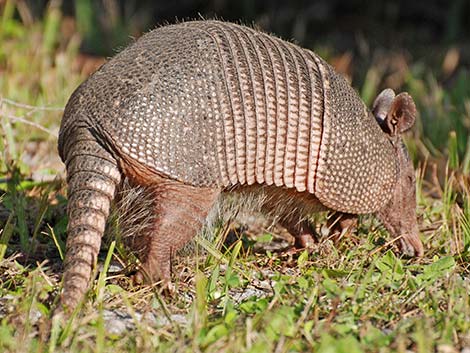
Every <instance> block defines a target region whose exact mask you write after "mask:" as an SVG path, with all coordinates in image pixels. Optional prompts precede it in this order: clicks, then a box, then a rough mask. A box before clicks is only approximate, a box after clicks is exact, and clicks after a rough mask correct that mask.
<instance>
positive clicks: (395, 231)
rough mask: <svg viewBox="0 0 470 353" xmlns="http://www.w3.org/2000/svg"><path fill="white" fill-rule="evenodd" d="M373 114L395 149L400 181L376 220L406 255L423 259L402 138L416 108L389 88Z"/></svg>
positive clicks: (411, 176)
mask: <svg viewBox="0 0 470 353" xmlns="http://www.w3.org/2000/svg"><path fill="white" fill-rule="evenodd" d="M372 112H373V114H374V115H375V118H376V119H377V121H378V123H379V125H380V127H381V128H382V130H383V131H384V133H386V134H387V135H388V137H389V139H390V142H391V143H392V145H393V146H394V149H395V153H396V160H397V164H398V180H397V183H396V185H395V188H394V190H393V193H392V197H391V199H390V201H389V202H388V204H387V205H386V206H385V207H384V208H382V209H381V210H379V211H378V212H377V217H378V218H379V219H380V221H381V222H382V223H383V225H384V226H385V228H387V230H388V231H389V232H390V234H391V236H392V237H393V238H398V239H399V240H398V241H399V243H398V244H399V248H400V250H401V251H402V252H403V253H404V254H406V255H408V256H422V255H423V252H424V250H423V244H422V243H421V240H420V238H419V234H418V225H417V221H416V180H415V172H414V168H413V164H412V162H411V160H410V157H409V155H408V152H407V150H406V147H405V145H404V143H403V140H402V137H401V135H402V134H403V133H404V132H405V131H407V130H409V129H410V128H411V127H412V126H413V124H414V121H415V117H416V106H415V104H414V102H413V99H412V98H411V97H410V96H409V95H408V94H407V93H400V94H399V95H398V96H395V93H394V92H393V90H391V89H386V90H384V91H382V93H380V94H379V96H378V97H377V98H376V100H375V102H374V105H373V108H372Z"/></svg>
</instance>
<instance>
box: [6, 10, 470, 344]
mask: <svg viewBox="0 0 470 353" xmlns="http://www.w3.org/2000/svg"><path fill="white" fill-rule="evenodd" d="M54 11H55V10H54V8H52V9H51V10H50V13H46V15H45V19H44V21H42V22H38V23H34V24H31V25H30V26H29V27H24V26H22V25H21V24H19V23H18V21H16V20H14V19H13V18H12V17H8V16H7V14H5V13H3V14H2V16H3V17H2V21H3V22H2V30H0V42H2V46H1V47H0V123H1V127H2V129H1V130H0V153H1V157H0V351H7V352H16V351H40V352H42V351H50V352H53V351H56V350H57V351H72V352H78V351H80V352H88V351H89V352H95V351H96V352H103V351H110V350H113V351H116V352H118V351H150V350H152V351H161V352H167V351H174V352H183V351H195V352H198V351H207V352H220V351H224V352H225V351H226V352H242V351H243V352H266V351H275V352H305V351H312V350H314V351H318V352H356V351H357V352H362V351H365V352H377V351H380V352H407V351H415V352H429V351H437V352H443V353H447V352H462V353H463V352H465V353H468V352H470V294H469V293H470V265H469V264H470V187H469V185H470V178H469V171H470V143H469V142H468V137H469V136H470V133H469V131H470V88H469V85H468V82H469V79H470V73H469V71H468V69H465V68H461V67H459V66H458V65H456V64H455V60H457V61H458V60H459V59H458V54H459V53H458V50H457V49H456V48H449V49H445V50H443V56H442V67H439V66H428V63H427V62H426V61H424V60H421V59H419V58H418V59H410V58H409V57H408V56H406V55H403V53H402V52H400V51H398V52H395V53H393V55H390V56H388V57H387V60H382V59H381V56H380V55H377V56H376V57H377V58H378V59H377V60H375V61H372V62H371V63H370V66H369V67H368V68H367V70H366V71H365V72H362V73H357V74H356V75H359V76H360V77H362V79H359V81H362V82H364V84H362V85H357V83H355V82H354V81H353V85H354V86H355V87H356V88H357V89H358V91H359V92H360V93H361V95H362V97H363V98H364V100H365V101H366V102H368V103H370V101H371V97H373V96H374V95H375V94H376V93H377V92H378V91H379V90H380V89H381V88H383V87H382V86H383V85H387V86H390V85H391V86H392V87H393V88H394V89H395V90H397V91H408V92H410V94H411V95H412V96H413V98H414V99H415V101H416V103H417V106H418V109H419V111H420V115H419V118H418V123H417V124H416V127H415V128H414V129H413V131H412V132H411V133H410V134H408V135H407V136H406V143H407V146H408V148H409V150H410V154H411V156H412V158H413V160H414V162H415V167H416V176H417V197H418V215H419V227H420V234H421V239H422V240H423V243H424V246H425V255H424V257H423V258H419V259H407V258H404V257H400V255H399V254H398V253H397V252H394V250H395V249H394V245H393V244H390V240H391V239H390V238H389V236H388V234H387V232H386V231H385V230H383V227H381V226H380V224H378V223H377V221H376V220H375V219H374V218H373V217H371V216H364V217H361V220H360V225H359V229H358V233H357V234H356V235H353V236H351V237H349V238H346V239H343V240H342V241H341V242H339V244H337V245H335V244H333V242H332V241H331V239H328V237H327V236H326V237H324V238H322V240H321V242H320V243H319V244H318V245H316V246H315V247H314V248H313V249H312V250H311V251H300V252H297V253H292V252H285V251H283V250H285V249H286V247H288V246H289V241H290V240H289V239H288V238H286V236H285V234H284V233H283V231H282V229H278V228H275V229H274V230H271V231H268V230H266V229H264V228H263V227H251V228H248V229H247V230H244V231H238V235H239V238H237V239H236V240H235V241H234V242H232V243H231V244H230V245H227V246H225V247H224V246H217V245H215V244H222V243H223V241H221V239H223V238H224V235H225V234H226V233H229V232H236V231H237V230H240V228H238V227H237V225H236V224H221V225H220V226H219V227H216V228H215V229H214V230H213V232H214V234H215V236H216V240H215V241H213V242H211V243H209V242H207V241H206V240H204V239H202V238H201V239H199V243H200V247H201V249H202V251H198V252H196V253H195V254H193V255H190V256H183V257H180V258H178V259H177V260H176V262H175V264H174V268H173V281H174V284H175V288H176V293H174V294H173V295H164V294H162V293H160V289H159V287H158V286H154V287H140V288H135V287H133V286H132V284H131V283H130V281H129V279H128V277H127V276H126V274H125V273H124V272H126V271H125V269H126V266H127V264H128V262H129V260H130V257H129V256H128V255H127V253H126V251H125V250H124V249H123V248H122V246H121V244H119V243H115V242H113V239H112V238H108V239H107V240H106V242H105V243H106V244H104V246H103V251H102V254H101V255H100V266H99V268H98V269H97V280H96V281H95V282H94V285H93V288H92V289H91V290H90V291H89V293H88V297H87V299H86V301H85V302H84V303H83V306H82V308H81V310H80V313H79V314H78V315H77V316H76V317H75V318H73V319H72V320H71V321H70V322H69V324H68V325H67V326H66V327H59V326H56V325H53V326H52V330H51V335H50V337H49V338H48V339H47V338H45V337H46V335H45V333H46V331H47V330H46V328H47V326H48V323H50V315H51V308H53V306H54V303H55V302H56V301H57V298H58V296H57V295H58V293H59V290H60V278H61V273H62V258H63V248H64V240H65V228H66V221H67V220H66V217H65V207H66V192H65V182H64V168H63V165H62V163H61V161H60V159H59V157H58V155H57V150H56V144H57V132H58V127H59V122H60V117H61V112H62V110H63V107H64V105H65V103H66V101H67V99H68V97H69V96H70V94H71V93H72V91H73V89H74V88H75V87H77V85H78V84H79V83H80V82H81V81H82V80H83V79H84V78H85V77H86V76H87V75H88V74H89V72H90V71H92V70H93V69H92V68H90V67H96V65H99V63H101V62H102V59H95V58H88V57H86V56H84V55H83V54H81V53H79V50H78V49H79V43H80V38H79V37H78V36H77V35H76V34H72V35H70V36H68V37H67V38H62V37H61V35H60V34H59V33H60V31H54V28H55V29H57V28H58V27H57V26H59V25H60V24H58V23H57V21H58V19H57V13H55V12H54ZM54 26H55V27H54ZM312 49H315V48H312ZM456 50H457V54H456ZM456 55H457V59H456ZM326 59H328V60H329V61H330V62H333V63H336V65H337V67H338V69H339V70H340V71H342V70H343V69H344V65H346V66H348V62H349V61H350V59H351V58H350V54H349V53H337V54H334V55H333V54H332V55H331V57H326ZM348 60H349V61H348ZM342 68H343V69H342ZM343 71H344V72H348V70H346V69H344V70H343ZM326 217H327V215H325V214H320V215H315V216H314V218H313V219H312V221H314V222H315V224H316V227H317V231H318V232H319V233H321V227H322V226H324V225H325V224H326V220H325V218H326Z"/></svg>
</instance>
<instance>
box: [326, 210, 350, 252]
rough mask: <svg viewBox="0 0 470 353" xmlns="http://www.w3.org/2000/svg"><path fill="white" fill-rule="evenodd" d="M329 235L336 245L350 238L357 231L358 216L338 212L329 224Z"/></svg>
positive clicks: (329, 220) (330, 219)
mask: <svg viewBox="0 0 470 353" xmlns="http://www.w3.org/2000/svg"><path fill="white" fill-rule="evenodd" d="M327 227H328V235H329V237H330V238H331V239H332V240H333V242H334V243H335V244H338V243H339V242H340V241H341V239H343V238H345V237H346V238H349V237H350V236H351V235H352V234H354V232H355V231H356V229H357V215H353V214H349V213H341V212H337V213H336V214H335V215H334V216H332V217H330V218H329V219H328V222H327Z"/></svg>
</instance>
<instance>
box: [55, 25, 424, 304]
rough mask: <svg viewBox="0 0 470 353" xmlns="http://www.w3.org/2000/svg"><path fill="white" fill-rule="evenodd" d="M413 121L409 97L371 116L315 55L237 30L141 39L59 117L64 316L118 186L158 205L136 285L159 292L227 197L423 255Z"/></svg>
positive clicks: (304, 230)
mask: <svg viewBox="0 0 470 353" xmlns="http://www.w3.org/2000/svg"><path fill="white" fill-rule="evenodd" d="M415 114H416V110H415V106H414V103H413V100H412V99H411V97H410V96H409V95H407V94H406V93H402V94H400V95H398V96H396V97H395V94H394V93H393V91H391V90H385V91H384V92H383V93H382V94H381V95H379V97H378V98H377V99H376V101H375V103H374V106H373V109H372V112H371V111H369V110H368V109H367V108H366V106H365V105H364V103H363V102H362V101H361V100H360V98H359V97H358V95H357V93H356V92H355V91H354V90H353V89H352V88H351V87H350V85H349V84H348V83H347V82H346V80H345V79H344V78H343V77H341V76H340V75H338V74H337V73H335V71H334V70H333V69H332V68H331V67H330V66H329V65H328V64H327V63H325V62H324V61H323V60H322V59H321V58H320V57H318V56H317V55H315V54H314V53H313V52H311V51H309V50H305V49H301V48H299V47H298V46H296V45H294V44H291V43H287V42H285V41H282V40H280V39H278V38H275V37H273V36H269V35H267V34H265V33H261V32H257V31H255V30H253V29H250V28H247V27H243V26H239V25H235V24H230V23H223V22H218V21H194V22H185V23H180V24H177V25H171V26H166V27H162V28H158V29H156V30H154V31H151V32H150V33H147V34H146V35H144V36H143V37H142V38H140V39H139V40H137V41H136V42H135V43H133V44H132V45H130V46H129V47H128V48H127V49H125V50H123V51H122V52H121V53H119V54H118V55H116V56H115V57H114V58H113V59H111V60H110V61H109V62H108V63H106V64H105V65H103V66H102V67H101V68H100V69H99V70H98V71H97V72H96V73H94V74H93V75H92V76H91V77H90V78H89V79H88V80H87V81H86V82H84V83H83V84H82V85H81V86H80V87H79V88H78V89H77V90H76V91H75V92H74V93H73V95H72V97H71V98H70V100H69V102H68V104H67V106H66V109H65V113H64V117H63V120H62V124H61V128H60V134H59V153H60V156H61V158H62V160H63V161H64V162H65V164H66V167H67V176H68V187H69V189H68V198H69V204H68V216H69V224H68V238H67V252H66V261H65V274H64V288H63V292H62V296H61V304H62V307H66V308H68V309H69V310H70V309H73V308H74V307H75V306H76V304H77V303H78V301H79V300H80V298H81V297H82V296H83V294H84V292H85V291H86V289H87V287H88V284H89V282H90V276H91V274H92V269H93V267H94V266H95V265H96V259H97V254H98V251H99V248H100V244H101V236H102V234H103V231H104V228H105V223H106V219H107V217H108V214H109V208H110V203H111V202H112V200H113V198H114V195H115V192H116V190H117V189H118V188H119V187H120V185H121V183H122V181H123V180H124V179H126V180H127V179H128V180H130V181H131V183H133V184H135V185H143V186H145V187H146V190H147V192H148V193H149V194H151V195H152V197H153V200H154V201H153V208H154V212H155V215H156V217H155V218H154V222H153V224H152V227H150V229H148V230H147V231H146V232H145V233H146V234H142V235H141V237H142V239H143V240H144V242H146V243H147V254H146V255H145V256H144V258H143V259H142V269H141V272H140V273H139V274H137V275H136V279H137V280H138V281H140V280H142V279H143V278H144V277H145V278H147V279H149V280H150V281H156V280H159V279H162V280H164V281H168V280H169V277H170V259H171V255H172V254H173V253H174V252H175V251H176V250H178V249H179V248H181V247H182V246H183V245H184V244H185V243H187V242H188V241H189V240H190V239H191V238H192V237H193V236H194V235H195V234H196V233H197V232H198V230H199V229H200V228H201V225H202V224H203V222H204V219H205V217H206V216H207V214H208V212H209V210H210V209H211V207H212V206H213V204H214V202H215V200H216V199H217V198H218V196H219V195H220V194H221V193H224V192H230V191H234V190H236V191H238V192H244V191H246V190H250V191H253V190H255V191H256V190H259V191H260V192H264V193H266V194H267V195H268V197H266V202H265V203H264V204H263V205H262V207H263V208H264V209H265V210H266V211H267V212H268V213H269V212H271V211H272V210H274V209H277V210H279V209H280V208H279V207H278V206H279V205H280V204H283V203H285V205H286V206H285V207H284V208H283V210H282V211H280V212H281V213H282V214H281V215H280V217H279V219H280V220H281V222H282V223H284V224H285V225H286V227H287V229H288V230H290V231H291V232H292V233H293V235H294V236H297V237H305V235H308V234H310V233H311V230H310V229H309V228H308V226H305V223H303V222H300V223H299V222H296V221H295V220H297V221H298V220H299V219H302V217H304V216H306V215H307V214H308V213H309V212H312V211H315V210H319V209H332V210H336V211H340V212H343V213H346V214H363V213H376V214H377V216H378V218H379V219H380V220H381V221H382V222H383V224H384V225H385V227H386V228H387V229H388V230H389V232H390V233H391V235H392V236H393V237H397V238H400V239H399V240H400V243H399V244H400V248H401V250H402V251H403V252H404V253H406V254H408V255H422V253H423V246H422V244H421V241H420V239H419V237H418V230H417V224H416V201H415V179H414V171H413V167H412V164H411V162H410V160H409V158H408V155H407V152H406V148H405V147H404V145H403V142H402V140H401V133H403V132H404V131H406V130H407V129H409V128H410V127H411V126H412V125H413V123H414V119H415ZM292 215H298V216H295V217H293V216H292ZM296 217H297V218H296ZM144 275H145V276H144Z"/></svg>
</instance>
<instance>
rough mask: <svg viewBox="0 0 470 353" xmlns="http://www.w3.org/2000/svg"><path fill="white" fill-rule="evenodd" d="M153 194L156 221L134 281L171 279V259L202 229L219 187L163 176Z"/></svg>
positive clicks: (150, 281)
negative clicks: (202, 185)
mask: <svg viewBox="0 0 470 353" xmlns="http://www.w3.org/2000/svg"><path fill="white" fill-rule="evenodd" d="M150 189H152V190H153V193H154V195H155V201H154V208H155V214H156V217H155V221H154V222H155V223H154V225H153V230H152V234H149V237H148V239H149V242H150V244H149V245H148V247H147V249H148V253H147V256H146V258H145V259H144V261H143V264H142V268H141V269H140V270H139V272H138V273H137V274H136V275H135V276H134V281H135V282H136V283H143V282H147V283H154V282H156V281H159V280H161V281H162V282H163V283H165V284H168V283H169V282H170V275H171V259H172V257H173V255H174V254H175V252H177V251H178V250H180V249H181V248H182V247H183V246H184V245H185V244H186V243H187V242H188V241H190V240H191V239H192V238H193V237H194V236H195V235H196V234H197V233H198V232H199V231H200V229H201V227H202V225H203V223H204V221H205V219H206V217H207V214H208V212H209V211H210V209H211V208H212V206H213V204H214V202H215V200H216V198H217V196H218V195H219V193H220V191H219V190H218V189H213V188H198V187H194V186H190V185H186V184H183V183H180V182H177V181H173V180H169V179H162V180H161V181H159V182H157V183H156V184H155V185H153V186H151V187H150Z"/></svg>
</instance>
